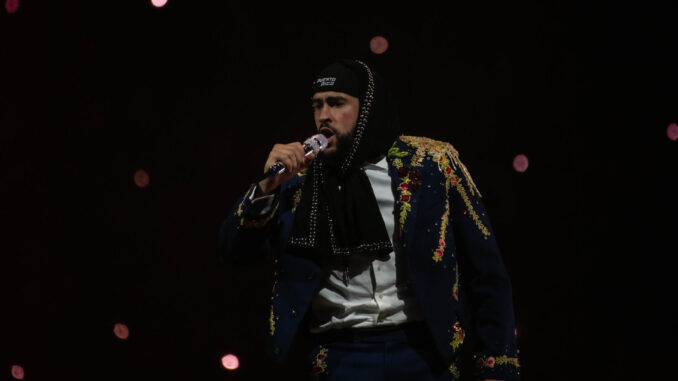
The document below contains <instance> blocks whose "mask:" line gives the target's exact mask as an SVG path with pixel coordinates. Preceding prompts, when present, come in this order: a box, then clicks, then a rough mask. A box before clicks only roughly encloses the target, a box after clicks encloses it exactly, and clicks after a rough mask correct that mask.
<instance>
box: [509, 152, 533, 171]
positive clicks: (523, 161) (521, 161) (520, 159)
mask: <svg viewBox="0 0 678 381" xmlns="http://www.w3.org/2000/svg"><path fill="white" fill-rule="evenodd" d="M529 166H530V163H529V161H528V160H527V156H525V155H523V154H522V153H521V154H519V155H516V157H514V158H513V169H515V170H516V171H517V172H520V173H523V172H525V171H527V167H529Z"/></svg>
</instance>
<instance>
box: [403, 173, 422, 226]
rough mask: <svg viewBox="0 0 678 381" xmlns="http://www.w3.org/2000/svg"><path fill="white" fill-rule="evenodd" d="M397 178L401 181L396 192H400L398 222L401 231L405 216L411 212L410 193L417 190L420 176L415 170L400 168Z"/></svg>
mask: <svg viewBox="0 0 678 381" xmlns="http://www.w3.org/2000/svg"><path fill="white" fill-rule="evenodd" d="M398 177H400V179H401V180H402V182H401V183H400V185H398V191H399V192H400V197H399V198H398V201H399V202H400V216H399V217H400V218H399V222H400V229H401V230H402V228H403V226H404V225H405V220H406V219H407V214H408V213H409V212H410V211H411V210H412V204H411V201H412V192H416V191H417V189H419V185H420V182H419V179H420V174H419V171H418V170H416V169H411V168H406V167H400V168H398Z"/></svg>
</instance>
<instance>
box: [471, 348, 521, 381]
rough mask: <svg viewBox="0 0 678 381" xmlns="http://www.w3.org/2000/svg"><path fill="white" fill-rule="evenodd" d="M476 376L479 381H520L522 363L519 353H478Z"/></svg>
mask: <svg viewBox="0 0 678 381" xmlns="http://www.w3.org/2000/svg"><path fill="white" fill-rule="evenodd" d="M473 358H474V360H475V365H476V366H475V376H476V378H477V379H486V378H490V379H496V380H519V379H520V362H519V360H518V351H515V352H514V353H502V354H490V353H482V352H479V353H476V354H474V355H473Z"/></svg>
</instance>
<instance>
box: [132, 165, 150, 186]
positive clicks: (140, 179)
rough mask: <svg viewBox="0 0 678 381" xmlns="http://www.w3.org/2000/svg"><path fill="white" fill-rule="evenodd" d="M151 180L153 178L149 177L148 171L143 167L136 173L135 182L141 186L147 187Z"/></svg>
mask: <svg viewBox="0 0 678 381" xmlns="http://www.w3.org/2000/svg"><path fill="white" fill-rule="evenodd" d="M150 181H151V180H150V178H149V177H148V173H146V171H144V170H143V169H140V170H138V171H136V172H135V173H134V184H136V185H137V186H138V187H139V188H146V187H147V186H148V183H149V182H150Z"/></svg>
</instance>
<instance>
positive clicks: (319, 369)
mask: <svg viewBox="0 0 678 381" xmlns="http://www.w3.org/2000/svg"><path fill="white" fill-rule="evenodd" d="M326 358H327V348H321V349H320V352H318V354H317V355H316V356H315V361H314V362H313V374H314V375H318V374H321V373H323V372H325V369H326V368H327V362H326V361H325V359H326Z"/></svg>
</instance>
